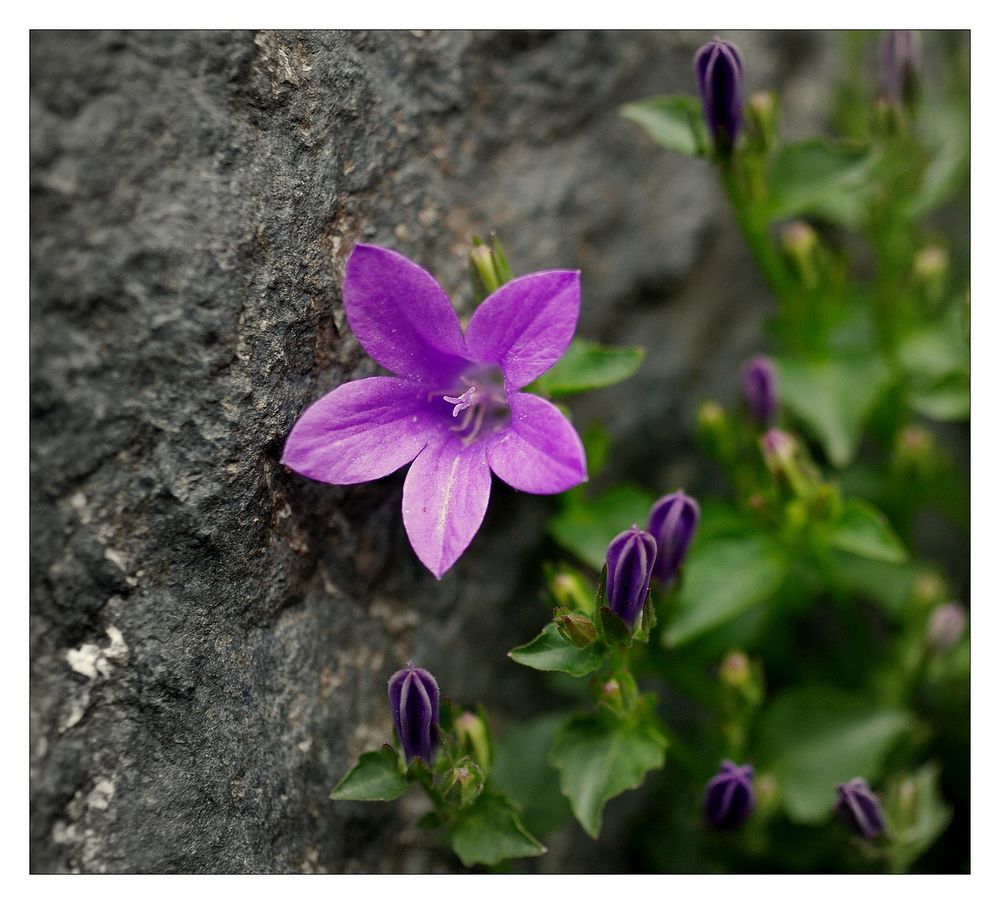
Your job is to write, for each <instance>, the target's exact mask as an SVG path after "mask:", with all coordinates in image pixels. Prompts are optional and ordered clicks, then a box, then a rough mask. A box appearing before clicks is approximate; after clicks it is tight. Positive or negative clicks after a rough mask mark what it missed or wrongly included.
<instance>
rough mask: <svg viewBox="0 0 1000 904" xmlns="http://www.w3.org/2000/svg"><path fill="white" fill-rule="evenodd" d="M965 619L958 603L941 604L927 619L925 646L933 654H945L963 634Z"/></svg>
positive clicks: (963, 611)
mask: <svg viewBox="0 0 1000 904" xmlns="http://www.w3.org/2000/svg"><path fill="white" fill-rule="evenodd" d="M966 622H967V618H966V615H965V610H964V609H963V608H962V607H961V606H960V605H959V604H958V603H942V604H941V605H940V606H937V607H936V608H935V609H934V611H933V612H931V614H930V618H928V619H927V646H929V647H930V648H931V650H933V651H934V652H935V653H947V652H948V651H949V650H950V649H951V648H952V647H953V646H955V644H957V643H958V641H959V640H960V639H961V637H962V635H963V634H964V633H965V625H966Z"/></svg>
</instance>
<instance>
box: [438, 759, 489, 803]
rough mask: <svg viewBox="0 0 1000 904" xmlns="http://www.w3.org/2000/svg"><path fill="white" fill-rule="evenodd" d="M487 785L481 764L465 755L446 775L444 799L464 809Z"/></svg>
mask: <svg viewBox="0 0 1000 904" xmlns="http://www.w3.org/2000/svg"><path fill="white" fill-rule="evenodd" d="M485 785H486V779H485V778H484V776H483V773H482V770H481V769H480V768H479V764H478V763H475V762H473V760H471V759H470V758H469V757H463V758H462V759H460V760H459V761H458V762H457V763H455V765H454V767H452V769H451V770H449V772H448V773H447V775H446V777H445V781H444V788H443V791H444V799H445V800H446V801H448V803H450V804H453V805H455V806H458V807H459V808H462V809H464V808H465V807H467V806H469V804H471V803H472V802H473V801H474V800H475V799H476V798H477V797H479V795H480V794H482V791H483V788H484V787H485Z"/></svg>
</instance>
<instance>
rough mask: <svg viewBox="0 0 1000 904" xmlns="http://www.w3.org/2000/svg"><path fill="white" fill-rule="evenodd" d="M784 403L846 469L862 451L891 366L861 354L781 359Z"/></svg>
mask: <svg viewBox="0 0 1000 904" xmlns="http://www.w3.org/2000/svg"><path fill="white" fill-rule="evenodd" d="M777 365H778V371H779V380H780V386H781V398H782V402H783V403H784V404H785V405H786V406H787V407H788V408H789V409H790V410H791V411H793V412H794V413H795V414H796V416H797V417H798V418H799V419H800V420H801V421H802V422H803V424H805V425H806V427H808V428H809V430H810V431H811V432H812V433H813V434H814V435H815V436H816V438H817V439H818V440H819V441H820V442H821V443H822V444H823V448H824V449H825V450H826V454H827V458H828V459H829V460H830V462H831V463H832V464H833V465H835V466H837V467H838V468H842V467H844V466H846V465H848V464H850V462H851V459H852V458H853V457H854V454H855V452H856V451H857V446H858V441H859V440H860V438H861V430H862V428H863V427H864V424H865V421H866V420H867V418H868V415H869V414H870V413H871V411H872V409H873V408H874V407H875V403H876V402H878V400H879V398H880V397H881V395H882V393H883V392H884V391H885V390H886V389H887V388H888V386H889V382H890V379H891V374H890V372H889V369H888V368H887V367H886V366H885V365H884V364H883V363H882V362H881V361H880V360H879V359H878V358H876V357H875V356H874V355H871V356H868V355H865V356H861V357H856V358H837V359H832V358H828V359H821V360H813V359H805V358H781V359H778V360H777Z"/></svg>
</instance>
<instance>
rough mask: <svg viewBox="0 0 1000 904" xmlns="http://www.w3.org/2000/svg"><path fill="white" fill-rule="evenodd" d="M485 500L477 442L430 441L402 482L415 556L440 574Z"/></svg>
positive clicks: (486, 476)
mask: <svg viewBox="0 0 1000 904" xmlns="http://www.w3.org/2000/svg"><path fill="white" fill-rule="evenodd" d="M489 500H490V467H489V465H488V464H487V463H486V451H485V448H484V444H483V443H481V442H474V443H470V444H469V445H464V444H463V443H462V441H461V440H460V439H458V438H457V437H454V436H448V437H447V438H446V439H445V440H444V441H443V442H439V441H431V442H429V443H428V444H427V447H426V448H425V449H424V450H423V452H421V453H420V455H418V456H417V460H416V461H415V462H413V466H412V467H411V468H410V471H409V473H408V474H407V475H406V482H405V483H404V484H403V524H404V525H405V526H406V534H407V536H408V537H409V538H410V545H411V546H412V547H413V551H414V552H415V553H416V554H417V558H418V559H420V561H421V562H423V563H424V565H426V566H427V567H428V568H429V569H430V571H431V573H432V574H433V575H434V577H436V578H439V579H440V577H441V575H443V574H444V573H445V572H446V571H447V570H448V569H449V568H451V566H452V565H454V564H455V561H456V560H457V559H458V557H459V556H460V555H461V554H462V553H463V552H465V550H466V547H468V545H469V544H470V543H471V542H472V538H473V537H474V536H475V535H476V531H478V530H479V525H480V524H482V523H483V516H484V515H485V514H486V505H487V503H488V502H489Z"/></svg>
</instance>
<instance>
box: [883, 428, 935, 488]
mask: <svg viewBox="0 0 1000 904" xmlns="http://www.w3.org/2000/svg"><path fill="white" fill-rule="evenodd" d="M893 463H894V464H895V466H896V467H897V468H898V469H899V470H900V471H902V472H904V473H908V472H917V473H919V474H924V475H925V476H926V475H927V474H928V473H929V472H930V470H931V469H932V468H933V465H934V437H933V436H932V435H931V433H930V431H928V430H927V429H926V428H924V427H921V426H920V425H919V424H907V425H906V426H905V427H903V429H902V430H900V431H899V433H898V434H897V435H896V447H895V449H894V450H893Z"/></svg>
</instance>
